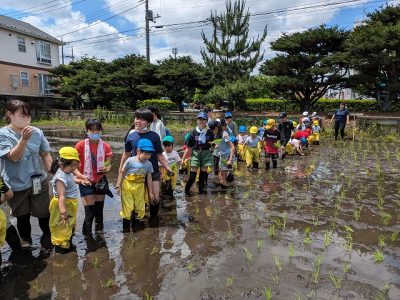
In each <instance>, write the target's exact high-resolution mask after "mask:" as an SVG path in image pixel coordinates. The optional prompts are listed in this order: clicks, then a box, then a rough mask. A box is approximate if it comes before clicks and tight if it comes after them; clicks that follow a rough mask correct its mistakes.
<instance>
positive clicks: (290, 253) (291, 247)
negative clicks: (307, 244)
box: [289, 243, 294, 258]
mask: <svg viewBox="0 0 400 300" xmlns="http://www.w3.org/2000/svg"><path fill="white" fill-rule="evenodd" d="M293 255H294V245H293V243H290V244H289V258H292V257H293Z"/></svg>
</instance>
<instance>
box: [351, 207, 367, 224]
mask: <svg viewBox="0 0 400 300" xmlns="http://www.w3.org/2000/svg"><path fill="white" fill-rule="evenodd" d="M363 207H364V206H363V205H360V206H358V207H356V208H355V209H354V211H353V215H354V218H355V219H356V221H357V222H358V221H360V218H361V211H362V209H363Z"/></svg>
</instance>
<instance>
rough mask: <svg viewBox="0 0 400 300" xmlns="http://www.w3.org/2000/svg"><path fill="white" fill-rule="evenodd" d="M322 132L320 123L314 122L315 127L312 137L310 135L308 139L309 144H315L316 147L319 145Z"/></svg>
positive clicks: (313, 126) (313, 127)
mask: <svg viewBox="0 0 400 300" xmlns="http://www.w3.org/2000/svg"><path fill="white" fill-rule="evenodd" d="M320 132H321V127H320V126H319V121H318V120H314V121H313V125H312V135H310V136H309V137H308V143H309V144H311V143H313V144H314V145H319V139H320Z"/></svg>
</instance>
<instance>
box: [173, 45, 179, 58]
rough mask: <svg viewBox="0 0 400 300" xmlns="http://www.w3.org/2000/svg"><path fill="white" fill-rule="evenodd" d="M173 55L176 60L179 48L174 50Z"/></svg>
mask: <svg viewBox="0 0 400 300" xmlns="http://www.w3.org/2000/svg"><path fill="white" fill-rule="evenodd" d="M172 54H173V55H174V59H176V55H177V54H178V48H172Z"/></svg>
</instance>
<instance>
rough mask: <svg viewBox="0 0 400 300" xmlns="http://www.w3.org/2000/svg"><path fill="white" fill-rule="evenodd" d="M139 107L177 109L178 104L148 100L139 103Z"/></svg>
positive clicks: (169, 101) (168, 101)
mask: <svg viewBox="0 0 400 300" xmlns="http://www.w3.org/2000/svg"><path fill="white" fill-rule="evenodd" d="M138 106H139V107H140V108H143V107H148V106H155V107H158V108H159V109H160V110H176V109H177V106H176V103H174V102H172V101H171V100H159V99H148V100H143V101H138Z"/></svg>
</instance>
